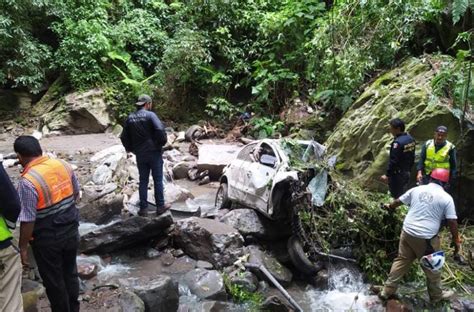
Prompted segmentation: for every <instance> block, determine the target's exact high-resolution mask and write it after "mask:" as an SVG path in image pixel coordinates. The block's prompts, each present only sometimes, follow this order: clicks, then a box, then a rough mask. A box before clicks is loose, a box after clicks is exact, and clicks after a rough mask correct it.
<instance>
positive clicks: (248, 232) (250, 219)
mask: <svg viewBox="0 0 474 312" xmlns="http://www.w3.org/2000/svg"><path fill="white" fill-rule="evenodd" d="M219 220H220V221H221V222H224V223H225V224H228V225H230V226H232V227H233V228H235V229H237V230H238V231H239V232H240V234H242V235H243V236H244V237H248V236H253V237H256V238H260V239H264V240H276V239H280V238H282V237H287V236H289V235H290V234H291V233H290V231H291V230H290V228H289V227H285V228H284V227H282V226H278V224H277V223H274V222H272V221H270V220H268V219H266V218H265V217H263V216H261V215H259V214H258V213H257V212H256V211H255V210H253V209H245V208H243V209H234V210H231V211H230V212H228V213H227V214H226V215H224V216H223V217H221V218H220V219H219Z"/></svg>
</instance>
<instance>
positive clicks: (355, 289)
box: [300, 263, 385, 311]
mask: <svg viewBox="0 0 474 312" xmlns="http://www.w3.org/2000/svg"><path fill="white" fill-rule="evenodd" d="M328 273H329V281H328V289H327V290H318V289H315V288H312V287H309V286H308V287H307V288H306V291H305V294H304V296H303V297H302V298H301V299H300V300H301V305H302V307H303V309H304V310H305V311H384V310H385V309H384V308H383V307H382V305H381V302H380V301H379V300H378V298H377V296H374V295H371V294H370V292H369V285H368V284H365V283H364V280H363V277H362V274H361V272H360V271H359V269H358V268H357V267H355V266H352V265H349V264H347V263H346V264H337V265H332V266H330V267H329V269H328Z"/></svg>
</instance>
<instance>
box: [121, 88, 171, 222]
mask: <svg viewBox="0 0 474 312" xmlns="http://www.w3.org/2000/svg"><path fill="white" fill-rule="evenodd" d="M135 105H136V106H137V110H136V111H135V112H134V113H131V114H130V115H129V116H128V118H127V121H126V122H125V125H124V128H123V132H122V135H121V136H120V139H121V140H122V144H123V146H124V147H125V149H126V150H127V152H132V153H134V154H135V155H136V157H137V166H138V173H139V175H140V184H139V190H138V192H139V195H140V210H139V212H138V214H139V215H141V216H146V215H147V208H148V198H147V197H148V194H147V191H148V180H149V177H150V171H151V174H152V176H153V181H154V186H155V200H156V207H157V208H156V213H157V214H162V213H163V212H165V211H166V210H168V209H169V208H170V207H171V206H170V205H169V204H165V198H164V194H163V157H162V153H163V151H162V149H163V146H164V145H165V144H166V141H167V135H166V131H165V128H164V126H163V123H162V122H161V121H160V119H159V118H158V116H156V114H155V113H154V112H152V100H151V97H149V96H148V95H141V96H140V97H139V98H138V101H137V102H136V103H135Z"/></svg>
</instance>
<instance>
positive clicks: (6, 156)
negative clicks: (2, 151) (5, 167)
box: [3, 153, 18, 159]
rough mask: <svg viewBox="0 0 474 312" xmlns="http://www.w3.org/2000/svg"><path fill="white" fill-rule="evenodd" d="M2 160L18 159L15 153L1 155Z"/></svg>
mask: <svg viewBox="0 0 474 312" xmlns="http://www.w3.org/2000/svg"><path fill="white" fill-rule="evenodd" d="M3 159H18V155H17V154H16V153H8V154H6V155H3Z"/></svg>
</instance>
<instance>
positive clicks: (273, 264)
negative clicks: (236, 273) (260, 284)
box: [246, 245, 293, 286]
mask: <svg viewBox="0 0 474 312" xmlns="http://www.w3.org/2000/svg"><path fill="white" fill-rule="evenodd" d="M246 253H248V254H249V259H248V261H249V263H253V264H258V265H264V266H265V267H266V268H267V270H268V271H269V272H270V273H271V274H272V275H273V276H274V277H275V279H276V280H277V281H278V282H280V283H281V284H282V285H283V286H288V285H289V284H290V283H291V280H292V279H293V274H292V273H291V271H290V270H288V269H287V268H286V267H285V266H283V265H282V264H281V263H280V262H279V261H278V260H277V259H275V258H274V257H273V256H272V255H270V254H268V253H267V252H265V251H263V250H261V249H260V248H259V247H258V246H253V245H251V246H247V247H246ZM255 274H257V275H258V276H259V277H260V279H266V277H265V275H263V274H262V273H261V272H260V271H256V272H255Z"/></svg>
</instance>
